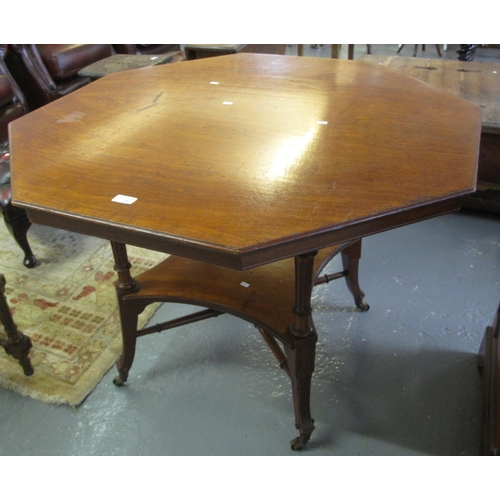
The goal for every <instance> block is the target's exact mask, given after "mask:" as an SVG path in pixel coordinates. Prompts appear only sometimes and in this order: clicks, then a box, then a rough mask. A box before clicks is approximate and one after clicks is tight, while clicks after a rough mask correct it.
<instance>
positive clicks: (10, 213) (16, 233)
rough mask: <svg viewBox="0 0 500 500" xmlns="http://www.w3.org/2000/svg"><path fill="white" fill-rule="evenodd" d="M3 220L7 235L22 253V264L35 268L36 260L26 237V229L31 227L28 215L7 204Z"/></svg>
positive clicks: (4, 208)
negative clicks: (14, 241)
mask: <svg viewBox="0 0 500 500" xmlns="http://www.w3.org/2000/svg"><path fill="white" fill-rule="evenodd" d="M3 218H4V221H5V225H6V226H7V229H8V230H9V233H10V234H11V235H12V236H13V238H14V239H15V240H16V242H17V244H18V245H19V246H20V247H21V250H22V251H23V252H24V260H23V264H24V265H25V266H26V267H28V268H32V267H35V266H36V258H35V256H34V255H33V251H32V250H31V247H30V244H29V242H28V235H27V233H28V229H29V228H30V227H31V222H30V220H29V219H28V215H27V214H26V212H25V211H24V210H22V209H20V208H16V207H13V206H12V204H10V203H9V205H8V206H6V207H3Z"/></svg>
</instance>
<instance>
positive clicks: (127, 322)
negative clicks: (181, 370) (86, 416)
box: [112, 241, 368, 450]
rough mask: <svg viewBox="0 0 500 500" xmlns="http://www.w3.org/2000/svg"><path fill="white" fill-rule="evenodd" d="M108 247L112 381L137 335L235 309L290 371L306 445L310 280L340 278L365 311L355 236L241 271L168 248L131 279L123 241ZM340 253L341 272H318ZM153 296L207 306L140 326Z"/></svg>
mask: <svg viewBox="0 0 500 500" xmlns="http://www.w3.org/2000/svg"><path fill="white" fill-rule="evenodd" d="M351 246H352V248H350V247H351ZM112 248H113V254H114V258H115V270H116V271H117V273H118V281H117V283H116V289H117V295H118V302H119V308H120V319H121V322H122V336H123V351H122V355H121V357H120V359H119V361H118V363H117V368H118V372H119V375H118V376H117V377H116V378H115V380H114V383H115V385H118V386H121V385H123V384H124V383H125V382H126V380H127V378H128V373H129V371H130V369H131V366H132V363H133V360H134V354H135V347H136V340H137V338H138V337H140V336H142V335H148V334H150V333H155V332H161V331H164V330H168V329H171V328H176V327H178V326H182V325H187V324H190V323H194V322H196V321H201V320H204V319H208V318H214V317H216V316H218V315H220V314H224V313H229V314H233V315H234V316H237V317H239V318H241V319H243V320H245V321H248V322H250V323H252V324H254V325H255V326H256V327H257V329H258V330H259V332H260V333H261V335H262V337H263V338H264V340H265V342H266V343H267V345H268V346H269V348H270V349H271V351H272V352H273V354H274V356H275V357H276V359H277V360H278V362H279V364H280V366H281V368H283V369H284V370H285V372H286V373H287V374H288V376H289V377H290V380H291V384H292V394H293V405H294V410H295V422H296V427H297V429H298V430H299V436H298V437H297V438H296V439H294V440H293V441H292V443H291V446H292V449H294V450H300V449H301V448H303V447H304V445H305V444H306V443H307V442H308V440H309V438H310V436H311V433H312V432H313V430H314V423H313V420H312V418H311V411H310V394H311V379H312V373H313V371H314V357H315V345H316V341H317V333H316V330H315V328H314V324H313V321H312V316H311V314H312V311H311V291H312V286H313V285H316V284H321V283H327V282H329V281H331V280H335V279H339V278H345V279H346V283H347V286H348V287H349V290H351V293H352V294H353V296H354V300H355V302H356V304H357V305H358V307H359V308H360V309H361V310H362V311H364V310H367V309H368V306H366V305H365V304H364V303H363V302H362V298H363V295H364V294H363V292H362V291H361V289H360V287H359V284H358V268H357V265H358V261H359V258H360V255H361V244H360V242H358V241H355V242H354V243H347V244H343V245H336V246H334V247H330V248H324V249H321V250H320V251H319V252H313V253H309V254H306V255H300V256H298V257H295V258H294V259H284V260H281V261H277V262H273V263H271V264H267V265H264V266H259V267H256V268H252V269H247V270H244V271H238V270H234V269H230V268H226V267H221V266H216V265H213V264H208V263H205V262H200V261H195V260H191V259H186V258H182V257H178V256H174V255H173V256H170V257H169V258H168V259H166V260H165V261H163V262H161V263H160V264H158V265H156V266H155V267H153V268H152V269H150V270H148V271H146V272H144V273H141V274H140V275H138V276H137V277H136V279H133V278H132V276H131V274H130V268H131V265H130V263H129V261H128V258H127V252H126V247H125V245H122V244H120V243H112ZM339 252H343V271H342V272H338V273H334V274H330V275H325V276H323V277H321V278H318V275H319V273H320V270H321V269H323V268H324V267H325V266H326V265H327V263H328V262H330V261H331V260H332V258H333V257H334V256H335V255H338V253H339ZM153 302H174V303H175V302H179V303H185V304H192V305H196V306H201V307H203V308H205V309H202V310H200V311H197V312H195V313H192V314H188V315H186V316H183V317H181V318H176V319H173V320H169V321H166V322H164V323H161V324H158V325H155V326H149V327H147V328H143V329H142V330H139V331H138V330H137V319H138V315H139V314H140V313H141V312H142V311H143V310H144V308H145V307H146V306H147V305H148V304H151V303H153ZM281 346H283V347H281Z"/></svg>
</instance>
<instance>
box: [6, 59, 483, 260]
mask: <svg viewBox="0 0 500 500" xmlns="http://www.w3.org/2000/svg"><path fill="white" fill-rule="evenodd" d="M480 129H481V120H480V112H479V110H478V108H477V107H476V106H474V105H472V104H470V103H468V102H466V101H464V100H462V99H459V98H457V97H455V96H453V95H452V94H450V93H446V92H442V91H439V90H436V89H434V88H433V87H431V86H429V85H426V84H424V83H422V82H420V81H418V80H415V79H413V78H408V77H406V76H404V75H401V74H399V73H398V72H396V71H392V70H389V69H387V68H385V67H383V66H380V65H372V64H360V63H358V62H353V61H345V60H333V59H322V58H305V57H295V56H274V55H264V54H235V55H230V56H220V57H214V58H206V59H201V60H195V61H187V62H182V63H176V64H170V65H164V66H156V67H154V68H146V69H144V70H142V69H138V70H135V71H126V72H122V73H114V74H111V75H108V76H107V77H105V78H102V79H100V80H97V81H96V82H93V83H91V84H89V85H87V86H86V87H83V88H81V89H79V90H77V91H75V92H73V93H71V94H69V95H68V96H66V97H63V98H61V99H59V100H57V101H54V102H52V103H51V104H49V105H46V106H43V107H42V108H39V109H37V110H35V111H33V112H31V113H29V114H28V115H26V116H24V117H22V118H20V119H18V120H16V121H14V122H13V123H12V124H11V126H10V142H11V171H12V191H13V200H14V203H15V204H17V205H19V206H21V207H23V208H25V209H26V210H27V211H28V215H29V217H30V219H31V220H32V221H33V222H38V223H42V224H47V225H51V226H55V227H61V228H65V229H70V230H73V231H79V232H82V233H86V234H92V235H94V236H99V237H102V238H105V239H108V240H112V241H117V242H120V243H127V244H133V245H138V246H142V247H145V248H150V249H154V250H159V251H164V252H166V253H173V254H181V255H184V256H186V257H190V258H195V259H199V260H204V261H208V262H212V263H215V264H220V265H224V266H227V267H233V268H236V269H246V268H249V267H253V266H257V265H261V264H264V263H266V262H271V261H275V260H279V259H282V258H286V257H290V256H293V255H297V254H298V253H305V252H308V251H310V250H313V249H318V248H322V247H326V246H329V245H332V244H336V243H340V242H343V241H349V240H351V239H354V238H358V237H363V236H366V235H368V234H372V233H376V232H380V231H383V230H386V229H390V228H392V227H397V226H400V225H404V224H408V223H411V222H414V221H416V220H420V219H424V218H427V217H432V216H435V215H438V214H440V213H445V212H447V211H450V210H453V209H456V208H458V207H459V201H458V199H459V197H461V196H463V195H467V194H470V193H471V192H473V191H474V187H475V179H476V168H477V155H478V147H479V136H480Z"/></svg>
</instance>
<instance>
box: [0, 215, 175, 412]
mask: <svg viewBox="0 0 500 500" xmlns="http://www.w3.org/2000/svg"><path fill="white" fill-rule="evenodd" d="M28 238H29V241H30V245H31V248H32V250H33V253H34V254H35V256H36V257H37V261H38V264H37V266H36V267H35V268H33V269H27V268H25V267H24V266H23V264H22V261H23V253H22V251H21V249H20V248H19V247H18V246H17V244H16V243H15V241H14V239H13V238H12V237H11V236H10V234H9V233H8V231H7V229H6V227H5V225H4V223H3V222H0V241H1V248H2V249H1V252H0V273H2V274H3V275H4V276H5V279H6V281H7V286H6V290H5V295H6V297H7V301H8V304H9V306H10V308H11V311H12V314H13V318H14V321H15V323H16V325H17V327H18V329H19V330H21V331H22V332H23V333H24V334H26V335H28V336H29V337H30V338H31V341H32V342H33V349H32V350H31V362H32V365H33V368H34V370H35V373H34V375H31V376H25V375H24V374H23V371H22V368H21V367H20V366H19V364H18V362H17V360H15V359H14V358H12V357H11V356H7V355H6V354H5V351H4V350H3V349H2V348H1V347H0V384H1V385H3V386H4V387H6V388H8V389H12V390H14V391H17V392H19V393H20V394H23V395H25V396H30V397H32V398H35V399H38V400H40V401H44V402H47V403H55V404H63V403H66V404H69V405H72V406H78V405H79V404H81V403H82V402H83V400H84V399H85V398H86V397H87V396H88V395H89V394H90V393H91V392H92V390H93V389H94V388H95V387H96V385H97V384H98V383H99V381H100V380H101V379H102V377H103V376H104V374H105V373H106V372H107V371H108V370H109V369H110V368H111V367H112V366H113V365H114V363H115V361H116V360H117V358H118V356H119V355H120V352H121V334H120V322H119V318H118V306H117V299H116V293H115V288H114V282H115V280H116V273H115V272H114V271H113V264H114V262H113V257H112V252H111V246H110V244H109V242H106V241H104V240H100V239H97V238H91V237H88V236H83V235H80V234H76V233H71V232H68V231H63V230H58V229H53V228H48V227H44V226H40V225H33V226H32V227H31V229H30V231H29V232H28ZM127 249H128V254H129V260H130V261H131V263H132V271H133V274H138V273H140V272H142V271H144V270H146V269H148V268H150V267H151V266H153V265H155V264H156V263H158V262H160V261H161V260H163V259H165V258H166V256H165V254H160V253H157V252H153V251H149V250H144V249H139V248H135V247H131V246H130V247H127ZM156 307H157V306H156V305H155V304H153V305H152V306H150V307H149V308H147V309H146V310H145V311H144V313H143V314H142V315H141V318H140V325H139V326H140V327H142V326H143V325H145V324H146V323H147V321H148V320H149V319H150V318H151V316H152V315H153V313H154V310H155V309H156ZM0 332H1V333H0V335H2V336H3V335H4V333H3V328H0Z"/></svg>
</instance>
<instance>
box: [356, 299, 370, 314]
mask: <svg viewBox="0 0 500 500" xmlns="http://www.w3.org/2000/svg"><path fill="white" fill-rule="evenodd" d="M355 302H356V307H357V308H358V309H359V310H360V311H361V312H366V311H368V310H369V309H370V306H369V305H368V304H367V303H366V302H363V298H362V297H359V298H358V299H356V301H355Z"/></svg>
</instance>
